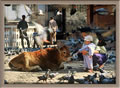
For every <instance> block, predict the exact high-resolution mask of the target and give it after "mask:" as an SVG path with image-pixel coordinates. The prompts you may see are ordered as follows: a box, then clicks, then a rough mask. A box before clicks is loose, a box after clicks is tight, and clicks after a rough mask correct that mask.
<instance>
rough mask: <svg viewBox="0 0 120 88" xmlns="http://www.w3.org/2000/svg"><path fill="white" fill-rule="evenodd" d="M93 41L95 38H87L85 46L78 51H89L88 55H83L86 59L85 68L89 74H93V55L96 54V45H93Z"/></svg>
mask: <svg viewBox="0 0 120 88" xmlns="http://www.w3.org/2000/svg"><path fill="white" fill-rule="evenodd" d="M92 41H93V37H92V36H91V35H88V36H85V38H84V44H83V46H82V48H81V49H79V50H78V52H77V53H82V51H83V50H86V51H88V54H84V53H82V54H83V58H84V67H85V70H87V71H88V72H93V58H92V56H93V54H94V50H95V48H96V45H95V44H94V43H92Z"/></svg>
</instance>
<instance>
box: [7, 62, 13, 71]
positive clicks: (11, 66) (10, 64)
mask: <svg viewBox="0 0 120 88" xmlns="http://www.w3.org/2000/svg"><path fill="white" fill-rule="evenodd" d="M8 65H9V67H10V68H11V69H12V68H13V64H12V63H11V61H10V62H9V63H8Z"/></svg>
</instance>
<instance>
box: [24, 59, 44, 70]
mask: <svg viewBox="0 0 120 88" xmlns="http://www.w3.org/2000/svg"><path fill="white" fill-rule="evenodd" d="M36 70H37V71H38V70H39V71H40V70H42V69H41V68H40V66H39V65H36V66H30V64H29V59H25V71H36Z"/></svg>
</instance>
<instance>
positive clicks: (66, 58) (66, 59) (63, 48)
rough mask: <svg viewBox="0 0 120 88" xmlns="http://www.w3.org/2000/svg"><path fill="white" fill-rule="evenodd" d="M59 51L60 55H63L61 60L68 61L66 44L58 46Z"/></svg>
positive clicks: (68, 55) (68, 53)
mask: <svg viewBox="0 0 120 88" xmlns="http://www.w3.org/2000/svg"><path fill="white" fill-rule="evenodd" d="M60 53H61V57H63V58H62V59H63V61H65V62H67V61H70V59H69V58H70V51H69V48H68V47H67V46H65V45H64V46H62V47H61V48H60Z"/></svg>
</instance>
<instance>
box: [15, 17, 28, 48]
mask: <svg viewBox="0 0 120 88" xmlns="http://www.w3.org/2000/svg"><path fill="white" fill-rule="evenodd" d="M27 28H28V24H27V22H26V21H25V15H22V20H21V21H20V22H19V23H18V25H17V29H19V33H20V38H21V44H22V48H23V49H24V48H25V47H24V38H25V39H26V41H27V46H28V48H30V43H29V40H28V36H27V33H26V32H27Z"/></svg>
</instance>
